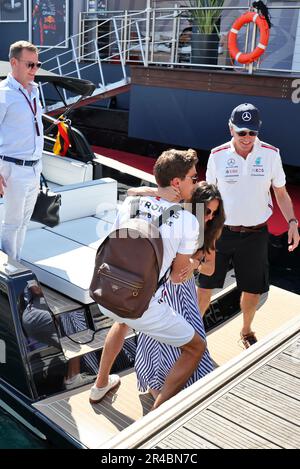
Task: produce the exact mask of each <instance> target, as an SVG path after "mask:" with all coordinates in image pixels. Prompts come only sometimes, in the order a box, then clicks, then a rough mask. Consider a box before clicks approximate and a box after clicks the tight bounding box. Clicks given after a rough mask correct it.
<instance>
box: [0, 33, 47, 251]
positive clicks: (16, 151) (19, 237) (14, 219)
mask: <svg viewBox="0 0 300 469" xmlns="http://www.w3.org/2000/svg"><path fill="white" fill-rule="evenodd" d="M9 60H10V64H11V68H12V71H11V73H9V74H8V76H7V78H6V79H5V80H3V81H2V82H1V83H0V195H1V196H2V195H4V220H3V223H2V236H1V244H2V250H3V251H4V252H5V253H6V254H8V255H9V256H11V257H12V258H14V259H17V260H20V257H21V250H22V247H23V244H24V239H25V233H26V229H27V225H28V223H29V221H30V218H31V215H32V212H33V209H34V205H35V202H36V198H37V195H38V191H39V182H40V173H41V168H42V165H41V157H42V151H43V143H44V138H43V124H42V107H41V104H40V100H39V93H38V86H37V84H36V83H34V78H35V74H36V72H37V70H38V69H39V67H40V66H41V63H40V62H39V61H38V50H37V48H36V47H35V46H34V45H33V44H31V43H30V42H27V41H18V42H15V43H14V44H12V45H11V46H10V49H9Z"/></svg>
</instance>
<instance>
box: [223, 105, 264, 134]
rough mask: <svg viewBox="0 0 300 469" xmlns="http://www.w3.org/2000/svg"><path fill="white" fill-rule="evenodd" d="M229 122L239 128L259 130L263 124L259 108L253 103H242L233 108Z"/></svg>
mask: <svg viewBox="0 0 300 469" xmlns="http://www.w3.org/2000/svg"><path fill="white" fill-rule="evenodd" d="M229 123H230V124H231V125H233V126H234V127H236V128H237V129H238V130H255V131H256V132H258V130H259V128H260V126H261V120H260V116H259V110H258V109H257V108H256V107H255V106H253V104H249V103H244V104H240V105H239V106H237V107H236V108H234V109H233V111H232V113H231V116H230V119H229Z"/></svg>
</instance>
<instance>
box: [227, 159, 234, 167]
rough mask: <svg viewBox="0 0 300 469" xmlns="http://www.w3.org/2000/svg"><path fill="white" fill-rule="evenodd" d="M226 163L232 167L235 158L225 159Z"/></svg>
mask: <svg viewBox="0 0 300 469" xmlns="http://www.w3.org/2000/svg"><path fill="white" fill-rule="evenodd" d="M227 164H228V166H230V167H232V166H234V165H235V159H234V158H230V159H229V160H228V161H227Z"/></svg>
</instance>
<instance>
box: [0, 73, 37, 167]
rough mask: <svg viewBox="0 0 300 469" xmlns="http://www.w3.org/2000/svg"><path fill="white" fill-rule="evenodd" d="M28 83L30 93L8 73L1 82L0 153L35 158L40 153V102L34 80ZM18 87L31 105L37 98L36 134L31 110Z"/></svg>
mask: <svg viewBox="0 0 300 469" xmlns="http://www.w3.org/2000/svg"><path fill="white" fill-rule="evenodd" d="M31 85H32V91H31V93H30V94H29V93H28V91H27V90H26V89H25V88H23V86H22V85H21V84H20V83H19V82H18V81H17V80H15V78H14V77H13V76H12V75H11V74H9V75H8V76H7V78H6V79H5V80H3V81H1V82H0V155H4V156H9V157H11V158H18V159H22V160H37V159H39V158H41V156H42V151H43V145H44V135H43V123H42V106H41V104H40V99H39V90H38V86H37V84H36V83H33V82H32V84H31ZM20 90H22V92H23V93H24V94H25V95H26V96H27V98H28V99H29V101H30V102H31V105H32V108H33V109H34V100H36V120H37V123H38V127H39V133H40V136H38V135H37V131H36V126H35V119H34V114H33V112H32V110H31V109H30V106H29V104H28V102H27V100H26V99H25V97H24V95H23V94H22V93H21V91H20Z"/></svg>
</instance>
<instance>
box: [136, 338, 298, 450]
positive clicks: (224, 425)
mask: <svg viewBox="0 0 300 469" xmlns="http://www.w3.org/2000/svg"><path fill="white" fill-rule="evenodd" d="M299 396H300V333H298V334H296V335H294V336H293V337H292V338H291V339H290V340H288V341H287V342H286V343H285V344H284V345H283V346H281V347H279V348H277V349H276V350H275V351H273V352H272V353H270V354H269V355H268V356H267V357H266V358H264V359H262V360H261V361H258V363H256V364H255V365H254V366H252V367H251V368H250V369H248V370H247V372H246V373H242V374H241V375H240V376H239V377H237V378H236V379H235V380H233V381H232V382H230V383H229V384H228V385H227V386H226V387H225V388H222V389H221V390H219V391H218V392H217V393H215V394H214V395H213V396H212V397H211V398H210V399H208V400H207V401H206V402H204V403H201V404H200V405H199V406H196V407H195V408H194V409H193V411H192V412H190V413H189V414H188V415H185V416H184V417H183V418H182V419H181V420H180V421H178V422H176V424H173V425H172V426H171V428H167V429H166V430H164V431H163V432H161V433H160V434H159V435H157V436H156V437H155V438H154V439H152V440H151V441H149V442H147V444H146V445H145V446H144V447H146V448H163V449H166V448H181V449H182V448H184V449H188V448H203V449H205V448H207V449H209V448H215V449H218V448H240V449H250V448H278V449H279V448H299V445H300V428H299V427H300V414H299V404H300V402H299V401H300V397H299Z"/></svg>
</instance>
